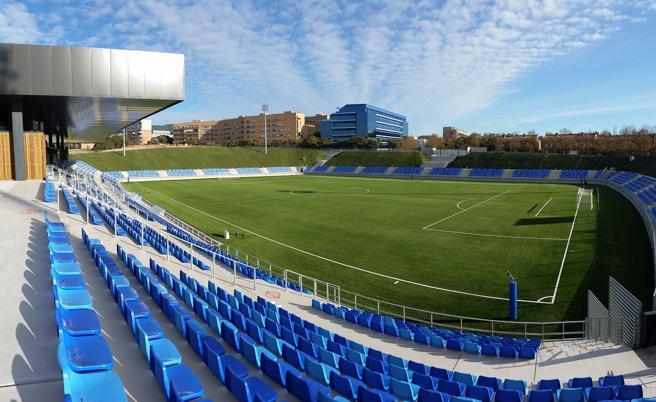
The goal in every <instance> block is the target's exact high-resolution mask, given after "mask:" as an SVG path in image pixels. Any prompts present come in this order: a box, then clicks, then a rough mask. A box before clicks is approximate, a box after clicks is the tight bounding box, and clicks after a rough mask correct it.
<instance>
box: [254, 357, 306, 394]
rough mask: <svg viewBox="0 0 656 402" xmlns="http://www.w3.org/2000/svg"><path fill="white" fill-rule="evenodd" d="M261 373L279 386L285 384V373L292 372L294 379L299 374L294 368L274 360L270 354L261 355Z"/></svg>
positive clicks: (281, 361)
mask: <svg viewBox="0 0 656 402" xmlns="http://www.w3.org/2000/svg"><path fill="white" fill-rule="evenodd" d="M260 366H261V368H262V372H263V373H264V374H265V375H266V376H267V377H269V378H270V379H272V380H273V381H275V382H276V383H278V384H279V385H281V386H283V387H284V386H286V384H287V372H292V374H293V375H295V376H296V377H300V376H301V373H300V371H298V370H297V369H296V368H294V367H293V366H291V365H290V364H289V363H287V362H285V361H283V360H276V359H275V358H273V357H272V355H271V354H268V355H267V354H263V355H262V357H261V360H260Z"/></svg>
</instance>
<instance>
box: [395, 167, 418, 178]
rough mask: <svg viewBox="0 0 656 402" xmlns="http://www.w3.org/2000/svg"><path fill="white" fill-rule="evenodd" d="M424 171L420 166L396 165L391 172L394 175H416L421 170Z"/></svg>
mask: <svg viewBox="0 0 656 402" xmlns="http://www.w3.org/2000/svg"><path fill="white" fill-rule="evenodd" d="M423 171H424V168H422V167H403V166H401V167H397V168H396V169H394V172H392V174H394V175H406V176H418V175H420V174H421V172H423Z"/></svg>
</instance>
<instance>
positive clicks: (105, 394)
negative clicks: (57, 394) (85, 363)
mask: <svg viewBox="0 0 656 402" xmlns="http://www.w3.org/2000/svg"><path fill="white" fill-rule="evenodd" d="M63 376H64V378H63V382H64V395H65V396H66V397H70V399H69V400H70V401H88V402H127V397H126V396H125V391H124V390H123V384H122V383H121V380H120V379H119V377H118V376H117V375H116V374H115V373H113V372H111V371H99V372H95V373H83V374H80V373H74V372H66V373H64V374H63Z"/></svg>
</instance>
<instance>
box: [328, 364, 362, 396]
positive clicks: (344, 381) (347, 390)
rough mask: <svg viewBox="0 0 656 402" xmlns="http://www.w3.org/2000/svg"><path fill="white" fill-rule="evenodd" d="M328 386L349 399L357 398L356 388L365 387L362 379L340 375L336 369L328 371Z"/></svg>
mask: <svg viewBox="0 0 656 402" xmlns="http://www.w3.org/2000/svg"><path fill="white" fill-rule="evenodd" d="M330 387H331V388H332V389H334V390H335V391H337V392H339V393H340V394H342V395H344V396H346V397H347V398H348V399H350V400H356V399H357V398H358V389H359V388H360V387H365V385H364V383H363V382H362V381H359V380H356V379H355V378H352V377H349V376H346V375H341V374H339V372H338V371H331V372H330Z"/></svg>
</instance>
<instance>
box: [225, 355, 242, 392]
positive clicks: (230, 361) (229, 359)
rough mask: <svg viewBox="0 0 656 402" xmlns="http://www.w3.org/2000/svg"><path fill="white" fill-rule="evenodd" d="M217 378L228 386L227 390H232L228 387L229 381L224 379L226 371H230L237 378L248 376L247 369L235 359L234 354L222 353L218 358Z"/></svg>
mask: <svg viewBox="0 0 656 402" xmlns="http://www.w3.org/2000/svg"><path fill="white" fill-rule="evenodd" d="M219 364H220V366H219V370H218V371H219V373H220V376H219V379H220V380H221V381H222V382H223V384H224V385H225V386H226V388H228V390H230V391H232V390H231V389H230V383H228V381H227V380H226V373H227V372H228V371H230V372H231V374H232V375H233V376H234V377H237V378H246V377H248V369H247V368H246V367H245V366H244V365H243V364H241V362H240V361H239V360H237V359H236V358H235V357H234V356H231V355H223V356H221V358H220V359H219Z"/></svg>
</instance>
